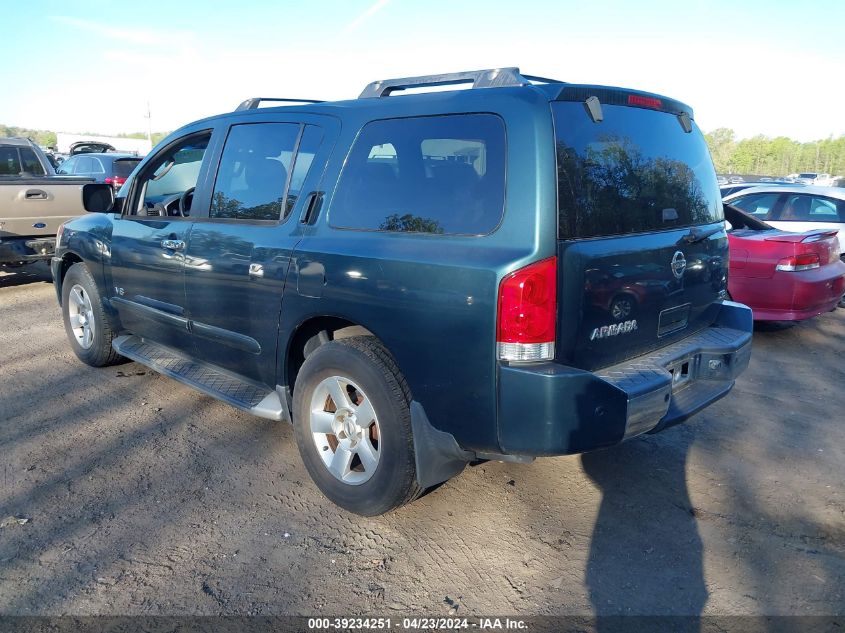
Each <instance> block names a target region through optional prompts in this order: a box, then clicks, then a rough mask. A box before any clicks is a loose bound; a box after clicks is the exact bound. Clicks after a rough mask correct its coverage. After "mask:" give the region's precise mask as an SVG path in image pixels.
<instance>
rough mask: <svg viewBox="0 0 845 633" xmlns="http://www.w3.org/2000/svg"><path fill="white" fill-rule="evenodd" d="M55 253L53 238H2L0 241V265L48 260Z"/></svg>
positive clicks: (54, 239) (54, 240)
mask: <svg viewBox="0 0 845 633" xmlns="http://www.w3.org/2000/svg"><path fill="white" fill-rule="evenodd" d="M55 251H56V238H55V237H12V238H3V239H0V264H15V263H18V262H37V261H40V260H43V259H50V257H52V255H53V253H54V252H55Z"/></svg>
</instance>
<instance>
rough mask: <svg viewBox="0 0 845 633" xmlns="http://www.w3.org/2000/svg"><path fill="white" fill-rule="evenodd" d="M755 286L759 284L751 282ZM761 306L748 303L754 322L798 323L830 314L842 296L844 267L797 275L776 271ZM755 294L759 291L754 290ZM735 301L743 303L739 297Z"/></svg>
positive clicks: (769, 281)
mask: <svg viewBox="0 0 845 633" xmlns="http://www.w3.org/2000/svg"><path fill="white" fill-rule="evenodd" d="M750 281H754V282H757V284H758V286H759V285H761V284H760V280H757V279H755V280H750ZM765 287H766V294H765V295H764V296H762V297H761V299H762V301H761V303H762V302H765V303H764V304H763V305H761V306H759V307H758V306H756V305H755V304H754V303H749V305H751V309H752V310H753V311H754V320H755V321H801V320H804V319H809V318H812V317H814V316H818V315H819V314H824V313H825V312H830V311H831V310H833V309H834V308H835V307H836V304H837V303H839V300H840V299H841V298H842V295H843V293H845V263H842V262H841V261H838V262H836V263H835V264H833V265H829V266H822V267H821V268H817V269H815V270H803V271H800V272H786V271H778V272H776V273H775V274H774V276H773V277H772V278H771V279H770V280H767V282H766V286H765ZM756 291H757V292H758V293H759V292H760V290H759V289H757V290H756ZM737 299H740V300H742V297H741V296H739V295H738V296H737Z"/></svg>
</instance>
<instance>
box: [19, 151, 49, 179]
mask: <svg viewBox="0 0 845 633" xmlns="http://www.w3.org/2000/svg"><path fill="white" fill-rule="evenodd" d="M21 163H22V164H23V171H25V172H26V173H28V174H32V175H34V176H44V175H46V172H45V171H44V166H43V165H42V164H41V161H39V160H38V157H37V156H36V155H35V152H33V151H32V150H31V149H30V148H28V147H21Z"/></svg>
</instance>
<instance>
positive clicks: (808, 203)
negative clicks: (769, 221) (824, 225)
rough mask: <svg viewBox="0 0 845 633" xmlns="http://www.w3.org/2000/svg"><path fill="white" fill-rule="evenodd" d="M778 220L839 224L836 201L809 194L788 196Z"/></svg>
mask: <svg viewBox="0 0 845 633" xmlns="http://www.w3.org/2000/svg"><path fill="white" fill-rule="evenodd" d="M778 220H784V221H792V222H839V221H840V220H839V212H838V210H837V208H836V201H835V200H831V199H830V198H825V197H822V196H814V195H810V194H790V195H788V196H787V198H786V202H785V203H784V205H783V210H782V211H781V213H780V217H779V218H778Z"/></svg>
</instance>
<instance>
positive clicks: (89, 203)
mask: <svg viewBox="0 0 845 633" xmlns="http://www.w3.org/2000/svg"><path fill="white" fill-rule="evenodd" d="M82 206H83V207H84V208H85V210H86V211H88V212H89V213H108V212H110V211H111V210H112V208H113V207H114V188H113V187H112V186H111V185H104V184H99V183H92V184H90V185H83V186H82Z"/></svg>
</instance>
